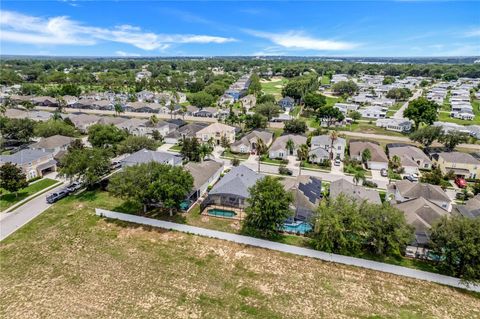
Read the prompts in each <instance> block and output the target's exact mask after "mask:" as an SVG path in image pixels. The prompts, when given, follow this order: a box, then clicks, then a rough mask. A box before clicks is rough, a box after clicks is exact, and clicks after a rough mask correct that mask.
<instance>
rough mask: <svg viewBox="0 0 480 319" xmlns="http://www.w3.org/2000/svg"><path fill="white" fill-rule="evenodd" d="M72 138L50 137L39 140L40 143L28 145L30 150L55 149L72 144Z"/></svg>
mask: <svg viewBox="0 0 480 319" xmlns="http://www.w3.org/2000/svg"><path fill="white" fill-rule="evenodd" d="M72 140H73V138H71V137H68V136H63V135H53V136H50V137H45V138H41V139H40V141H38V142H37V143H34V144H32V145H30V148H31V149H38V148H47V149H51V148H57V147H62V146H66V145H69V144H70V143H71V142H72Z"/></svg>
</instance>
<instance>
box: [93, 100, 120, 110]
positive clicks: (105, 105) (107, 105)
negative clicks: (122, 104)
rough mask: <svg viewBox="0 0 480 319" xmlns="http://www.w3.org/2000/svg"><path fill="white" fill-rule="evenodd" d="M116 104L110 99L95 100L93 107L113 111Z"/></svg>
mask: <svg viewBox="0 0 480 319" xmlns="http://www.w3.org/2000/svg"><path fill="white" fill-rule="evenodd" d="M114 104H115V103H113V102H111V101H108V100H100V101H94V102H93V103H92V108H94V109H96V110H106V111H113V110H114V109H115V107H114Z"/></svg>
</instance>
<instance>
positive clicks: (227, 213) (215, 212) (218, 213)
mask: <svg viewBox="0 0 480 319" xmlns="http://www.w3.org/2000/svg"><path fill="white" fill-rule="evenodd" d="M207 214H208V215H210V216H215V217H226V218H232V217H235V216H236V215H237V214H236V213H235V212H234V211H232V210H226V209H218V208H212V209H209V210H208V212H207Z"/></svg>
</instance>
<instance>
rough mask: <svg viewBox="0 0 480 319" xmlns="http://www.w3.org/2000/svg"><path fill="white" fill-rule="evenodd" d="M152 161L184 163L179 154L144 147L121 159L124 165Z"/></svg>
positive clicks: (174, 163)
mask: <svg viewBox="0 0 480 319" xmlns="http://www.w3.org/2000/svg"><path fill="white" fill-rule="evenodd" d="M150 162H156V163H160V164H168V165H172V166H180V165H182V158H181V157H180V156H178V155H175V154H171V153H167V152H158V151H150V150H147V149H142V150H140V151H138V152H135V153H133V154H131V155H129V156H127V157H125V158H124V159H123V160H121V161H120V163H121V165H122V167H125V166H134V165H138V164H144V163H150Z"/></svg>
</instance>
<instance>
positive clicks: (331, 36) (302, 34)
mask: <svg viewBox="0 0 480 319" xmlns="http://www.w3.org/2000/svg"><path fill="white" fill-rule="evenodd" d="M0 54H5V55H6V54H14V55H54V56H132V57H133V56H265V55H267V56H337V57H342V56H357V57H358V56H363V57H428V56H480V2H477V1H469V2H459V1H440V2H436V1H415V0H407V1H405V0H404V1H368V2H367V1H353V2H349V1H308V2H303V1H290V2H289V1H271V2H267V1H252V2H251V1H242V2H240V1H226V2H222V1H171V2H164V1H162V2H160V1H79V0H77V1H73V0H62V1H18V0H16V1H6V0H2V1H1V6H0Z"/></svg>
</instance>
